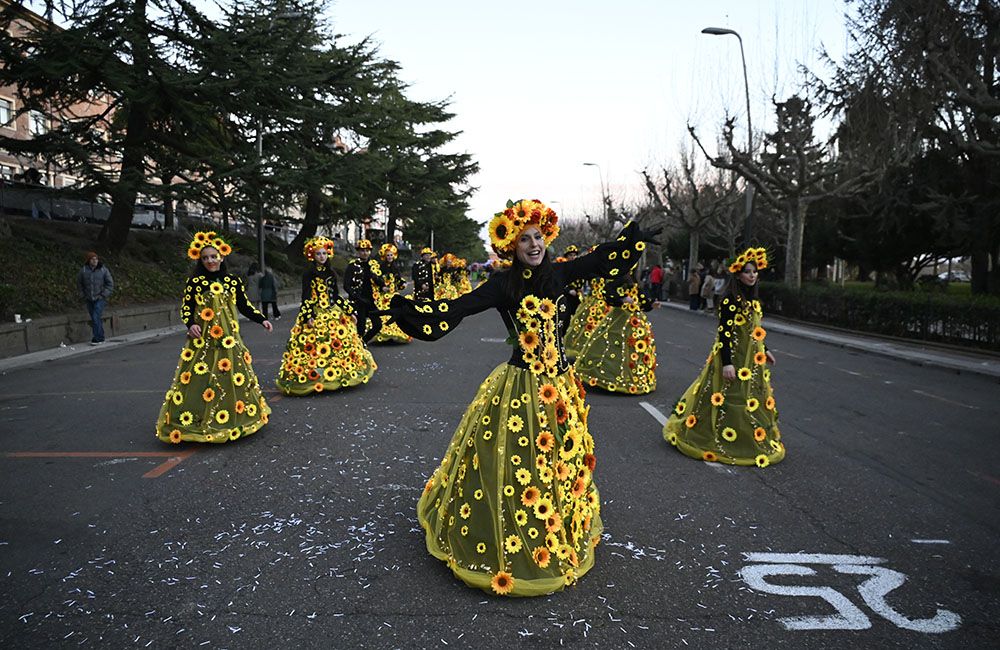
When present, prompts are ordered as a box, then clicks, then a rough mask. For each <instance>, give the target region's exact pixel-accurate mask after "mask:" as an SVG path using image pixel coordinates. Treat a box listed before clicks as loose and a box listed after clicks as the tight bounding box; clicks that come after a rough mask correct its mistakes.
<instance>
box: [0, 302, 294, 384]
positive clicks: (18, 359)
mask: <svg viewBox="0 0 1000 650" xmlns="http://www.w3.org/2000/svg"><path fill="white" fill-rule="evenodd" d="M298 307H299V303H297V302H290V303H286V304H283V305H279V306H278V309H279V310H281V311H282V312H284V311H286V310H288V311H291V312H294V311H296V310H297V309H298ZM183 333H184V326H183V325H172V326H170V327H161V328H159V329H152V330H143V331H141V332H134V333H132V334H123V335H121V336H115V337H112V338H109V339H107V340H106V341H105V342H104V343H103V344H101V345H90V344H89V343H74V344H72V345H63V346H60V347H58V348H50V349H48V350H39V351H38V352H29V353H27V354H20V355H17V356H14V357H7V358H5V359H0V374H4V373H6V372H8V371H10V370H14V369H16V368H24V367H27V366H34V365H37V364H40V363H44V362H46V361H56V360H58V359H65V358H67V357H79V356H83V355H86V354H96V353H98V352H107V351H108V350H114V349H116V348H120V347H124V346H126V345H132V344H134V343H139V342H141V341H148V340H149V339H155V338H159V337H161V336H172V335H175V334H183Z"/></svg>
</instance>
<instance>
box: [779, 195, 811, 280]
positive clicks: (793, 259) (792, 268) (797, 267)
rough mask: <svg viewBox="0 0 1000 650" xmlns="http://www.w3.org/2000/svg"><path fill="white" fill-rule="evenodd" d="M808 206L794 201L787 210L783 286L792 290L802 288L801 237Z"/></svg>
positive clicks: (803, 232) (804, 227)
mask: <svg viewBox="0 0 1000 650" xmlns="http://www.w3.org/2000/svg"><path fill="white" fill-rule="evenodd" d="M808 211H809V205H808V204H806V203H804V202H803V201H800V200H796V201H795V203H793V204H792V205H791V206H789V208H788V212H787V216H788V241H787V245H786V247H785V284H786V285H788V286H789V287H791V288H793V289H799V288H801V287H802V237H803V235H804V234H805V232H806V213H807V212H808Z"/></svg>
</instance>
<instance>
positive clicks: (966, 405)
mask: <svg viewBox="0 0 1000 650" xmlns="http://www.w3.org/2000/svg"><path fill="white" fill-rule="evenodd" d="M913 392H914V393H916V394H917V395H923V396H925V397H933V398H934V399H939V400H941V401H942V402H947V403H949V404H954V405H955V406H961V407H962V408H967V409H972V410H974V411H978V410H979V407H978V406H970V405H969V404H963V403H961V402H956V401H955V400H951V399H948V398H947V397H941V396H940V395H935V394H933V393H925V392H924V391H922V390H917V389H916V388H914V389H913Z"/></svg>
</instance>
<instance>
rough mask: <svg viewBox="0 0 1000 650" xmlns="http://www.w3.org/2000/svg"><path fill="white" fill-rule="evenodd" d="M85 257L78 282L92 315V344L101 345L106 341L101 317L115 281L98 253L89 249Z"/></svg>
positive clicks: (82, 296)
mask: <svg viewBox="0 0 1000 650" xmlns="http://www.w3.org/2000/svg"><path fill="white" fill-rule="evenodd" d="M84 259H85V260H86V262H87V263H86V264H84V265H83V268H82V269H80V273H79V275H77V278H76V283H77V286H78V287H79V289H80V297H81V298H82V299H83V301H84V302H85V303H87V313H88V314H89V315H90V327H91V330H92V334H93V335H92V336H91V338H90V344H91V345H100V344H101V343H104V323H103V322H102V320H101V318H102V317H103V315H104V307H105V305H107V304H108V298H110V297H111V292H112V291H114V290H115V281H114V278H112V277H111V271H110V270H109V269H108V267H106V266H104V263H103V262H102V261H101V258H100V257H98V256H97V253H95V252H93V251H87V253H86V254H85V255H84Z"/></svg>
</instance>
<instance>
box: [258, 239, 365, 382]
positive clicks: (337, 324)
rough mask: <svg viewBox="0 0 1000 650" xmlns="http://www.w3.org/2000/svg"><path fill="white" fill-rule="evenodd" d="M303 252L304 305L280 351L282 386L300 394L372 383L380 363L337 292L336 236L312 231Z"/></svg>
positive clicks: (351, 311)
mask: <svg viewBox="0 0 1000 650" xmlns="http://www.w3.org/2000/svg"><path fill="white" fill-rule="evenodd" d="M303 254H304V255H305V256H306V259H307V260H308V262H307V263H308V265H309V267H308V269H307V270H306V272H305V274H304V275H303V276H302V306H301V307H300V308H299V313H298V316H296V318H295V325H293V326H292V332H291V335H290V336H289V338H288V345H286V346H285V353H284V354H283V355H281V366H280V367H279V368H278V379H277V381H276V384H277V386H278V388H279V389H281V392H283V393H284V394H286V395H298V396H302V395H309V394H311V393H322V392H323V391H329V390H337V389H339V388H348V387H350V386H357V385H358V384H365V383H368V380H369V379H371V377H372V375H374V374H375V370H376V369H377V368H378V366H377V365H376V364H375V359H373V358H372V355H371V352H369V351H368V349H367V348H366V347H365V345H364V343H362V341H361V336H360V335H359V334H358V330H357V327H356V326H355V321H354V317H353V313H354V310H353V309H352V307H351V304H350V302H348V301H347V300H346V299H344V298H342V297H341V296H340V295H339V294H338V292H337V274H336V273H335V272H334V270H333V269H332V268H331V266H330V257H331V256H332V255H333V240H331V239H327V238H326V237H313V238H312V239H310V240H309V241H307V242H306V243H305V246H304V248H303Z"/></svg>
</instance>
